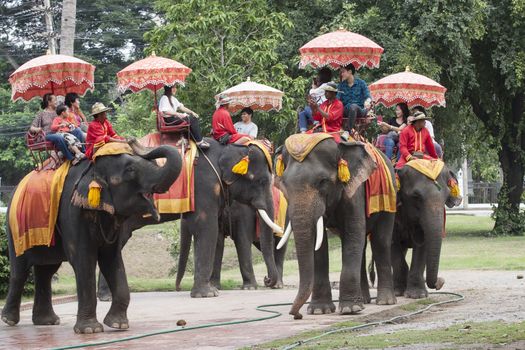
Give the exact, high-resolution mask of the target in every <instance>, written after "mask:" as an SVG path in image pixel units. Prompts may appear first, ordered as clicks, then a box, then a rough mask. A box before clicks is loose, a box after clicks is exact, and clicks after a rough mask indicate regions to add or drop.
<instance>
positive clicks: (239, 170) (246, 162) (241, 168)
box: [232, 156, 250, 175]
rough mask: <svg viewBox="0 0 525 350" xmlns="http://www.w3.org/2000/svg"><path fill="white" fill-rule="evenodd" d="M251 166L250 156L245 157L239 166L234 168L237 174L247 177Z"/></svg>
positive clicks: (236, 165)
mask: <svg viewBox="0 0 525 350" xmlns="http://www.w3.org/2000/svg"><path fill="white" fill-rule="evenodd" d="M249 164H250V158H248V156H245V157H243V158H242V159H241V160H240V161H239V162H238V163H237V164H235V165H234V166H233V168H232V171H233V172H234V173H235V174H240V175H245V174H246V173H247V172H248V165H249Z"/></svg>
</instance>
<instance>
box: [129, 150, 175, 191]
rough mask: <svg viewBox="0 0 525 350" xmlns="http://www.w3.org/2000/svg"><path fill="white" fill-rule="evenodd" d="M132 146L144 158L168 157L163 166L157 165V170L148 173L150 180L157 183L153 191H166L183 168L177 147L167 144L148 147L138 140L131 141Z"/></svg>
mask: <svg viewBox="0 0 525 350" xmlns="http://www.w3.org/2000/svg"><path fill="white" fill-rule="evenodd" d="M130 146H131V148H132V149H133V152H135V154H136V155H138V156H140V157H142V158H144V159H147V160H152V159H157V158H165V159H166V163H165V164H164V165H163V166H162V167H160V166H157V169H156V170H155V171H153V172H152V173H151V174H148V182H150V183H153V184H155V185H154V186H153V192H154V193H163V192H166V191H167V190H168V189H169V188H170V186H171V185H172V184H173V182H174V181H175V180H176V179H177V177H178V176H179V173H180V170H181V168H182V159H181V157H180V155H179V152H178V151H177V149H176V148H175V147H173V146H167V145H163V146H159V147H155V148H147V147H143V146H142V145H140V144H139V143H138V141H136V140H133V141H130Z"/></svg>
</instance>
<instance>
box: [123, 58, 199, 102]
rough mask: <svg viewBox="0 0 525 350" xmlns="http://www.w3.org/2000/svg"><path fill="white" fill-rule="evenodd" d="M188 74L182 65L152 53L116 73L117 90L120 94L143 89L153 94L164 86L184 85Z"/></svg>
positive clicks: (188, 71)
mask: <svg viewBox="0 0 525 350" xmlns="http://www.w3.org/2000/svg"><path fill="white" fill-rule="evenodd" d="M190 73H191V68H188V67H186V66H185V65H183V64H182V63H179V62H177V61H175V60H172V59H169V58H165V57H159V56H156V55H155V53H153V54H152V55H151V56H149V57H146V58H144V59H142V60H140V61H137V62H134V63H132V64H130V65H129V66H127V67H126V68H124V69H123V70H121V71H120V72H118V73H117V80H118V90H119V92H120V93H123V92H124V91H126V90H128V89H129V90H131V91H133V92H138V91H141V90H145V89H148V90H151V91H153V92H155V91H157V90H158V89H160V88H162V87H164V85H168V86H173V85H175V84H180V85H184V81H185V80H186V77H187V76H188V75H189V74H190Z"/></svg>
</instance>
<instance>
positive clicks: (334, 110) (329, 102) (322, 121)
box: [308, 82, 344, 133]
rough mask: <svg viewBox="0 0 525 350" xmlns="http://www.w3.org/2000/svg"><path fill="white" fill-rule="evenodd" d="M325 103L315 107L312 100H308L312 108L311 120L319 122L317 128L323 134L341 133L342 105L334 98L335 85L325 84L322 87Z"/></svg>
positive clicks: (335, 94)
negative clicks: (320, 129)
mask: <svg viewBox="0 0 525 350" xmlns="http://www.w3.org/2000/svg"><path fill="white" fill-rule="evenodd" d="M323 89H324V95H325V97H326V101H324V102H323V103H321V105H319V106H318V105H317V104H316V103H315V102H314V101H313V100H309V101H308V103H309V104H310V108H312V113H313V119H314V120H317V121H318V122H319V126H318V128H322V131H323V132H328V133H333V132H339V131H341V126H342V125H343V110H344V106H343V103H342V102H341V101H340V100H338V99H337V98H336V96H337V85H336V84H335V83H332V82H330V83H326V84H324V86H323Z"/></svg>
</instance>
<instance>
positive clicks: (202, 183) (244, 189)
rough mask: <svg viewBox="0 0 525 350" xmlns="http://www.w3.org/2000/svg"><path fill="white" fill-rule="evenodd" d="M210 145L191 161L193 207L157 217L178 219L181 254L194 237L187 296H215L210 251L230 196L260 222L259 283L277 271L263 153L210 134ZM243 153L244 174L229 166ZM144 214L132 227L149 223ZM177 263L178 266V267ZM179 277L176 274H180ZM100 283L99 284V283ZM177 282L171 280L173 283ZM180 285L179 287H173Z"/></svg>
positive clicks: (272, 281) (273, 278) (272, 280)
mask: <svg viewBox="0 0 525 350" xmlns="http://www.w3.org/2000/svg"><path fill="white" fill-rule="evenodd" d="M206 141H207V142H208V143H209V144H210V145H211V146H210V148H209V149H208V150H206V151H204V152H202V151H201V152H200V155H199V158H198V160H197V161H196V164H195V170H194V171H195V174H194V176H195V177H194V183H195V189H194V190H195V193H194V196H195V210H194V211H193V212H188V213H184V214H182V218H181V215H180V214H161V219H160V221H161V222H166V221H172V220H177V219H181V220H182V222H181V233H180V234H181V241H180V246H181V255H184V254H185V255H186V258H185V259H187V255H188V254H189V248H190V245H191V238H192V237H193V238H194V260H195V264H194V281H193V287H192V289H191V292H190V296H191V297H194V298H201V297H215V296H218V295H219V293H218V289H217V288H216V287H215V286H213V285H212V284H211V276H212V272H213V266H214V261H215V252H216V248H217V241H218V237H219V230H220V227H222V226H223V223H224V217H223V216H222V215H221V214H222V212H223V210H224V208H226V207H228V206H229V205H231V204H233V203H234V202H235V201H236V202H239V203H242V204H244V205H246V206H248V207H249V208H250V211H252V212H253V213H255V212H257V213H258V215H259V217H260V218H261V219H262V220H261V222H264V223H266V225H261V227H260V245H261V250H262V252H263V256H264V261H265V264H266V267H267V271H268V277H267V278H265V281H264V282H265V285H266V286H268V287H273V286H275V285H276V284H277V283H278V281H279V272H278V270H277V266H276V264H275V257H274V245H275V243H274V241H275V240H274V234H273V231H280V230H281V229H280V227H279V226H278V225H276V224H275V223H274V222H273V221H272V220H271V219H270V218H272V217H273V197H272V190H271V186H272V173H271V170H270V167H269V163H268V160H267V158H266V156H265V154H264V152H263V151H262V150H261V148H259V147H258V146H256V145H254V144H250V145H248V146H245V145H236V144H230V145H226V146H224V145H221V144H220V143H219V142H217V141H215V140H214V139H210V138H206ZM245 157H248V158H249V161H248V170H247V173H246V174H244V175H241V174H237V173H234V172H233V170H232V169H233V167H234V166H235V165H236V164H237V163H238V162H239V161H240V160H242V159H243V158H245ZM154 223H156V222H155V221H153V220H151V218H150V219H141V220H140V221H139V222H135V223H134V227H133V229H138V228H140V227H142V226H145V225H148V224H154ZM184 267H185V263H184V266H182V265H179V270H180V269H184ZM181 279H182V277H181ZM99 284H100V285H101V286H103V285H104V283H99ZM179 284H180V281H178V282H177V288H178V286H179ZM178 289H180V288H178ZM99 298H108V296H107V293H104V290H103V288H99Z"/></svg>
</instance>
